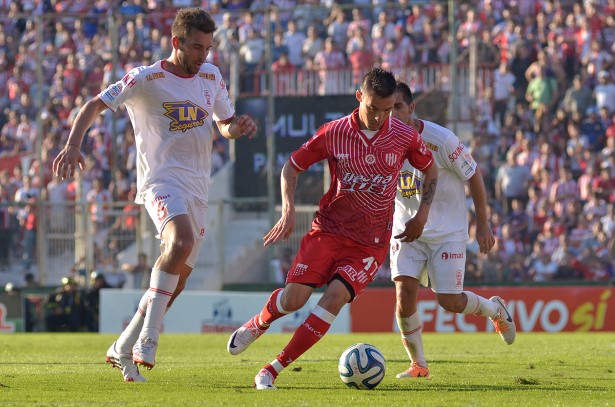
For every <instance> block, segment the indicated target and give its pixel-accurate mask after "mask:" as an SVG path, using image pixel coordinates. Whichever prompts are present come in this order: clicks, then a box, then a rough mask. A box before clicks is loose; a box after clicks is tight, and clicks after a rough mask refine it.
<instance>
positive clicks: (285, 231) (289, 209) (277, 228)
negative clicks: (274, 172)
mask: <svg viewBox="0 0 615 407" xmlns="http://www.w3.org/2000/svg"><path fill="white" fill-rule="evenodd" d="M298 178H299V171H297V170H296V169H295V167H293V166H292V165H291V164H290V163H289V162H286V164H285V165H284V168H282V177H281V182H282V184H281V189H282V216H281V217H280V219H279V220H278V221H277V223H276V224H275V225H274V226H273V228H272V229H271V230H270V231H269V233H267V234H266V235H265V237H263V245H264V246H267V245H268V244H270V243H276V242H279V241H280V240H287V239H288V238H289V237H290V234H291V233H292V231H293V230H294V229H295V221H296V218H295V191H296V190H297V180H298Z"/></svg>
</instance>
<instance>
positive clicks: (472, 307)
mask: <svg viewBox="0 0 615 407" xmlns="http://www.w3.org/2000/svg"><path fill="white" fill-rule="evenodd" d="M463 293H464V294H465V295H466V297H467V298H468V303H467V304H466V307H465V309H464V310H463V311H462V314H474V315H481V316H486V317H489V318H495V317H497V316H498V314H499V313H500V306H499V305H498V304H496V303H495V302H493V301H491V300H488V299H486V298H484V297H481V296H480V295H476V294H474V293H473V292H472V291H464V292H463Z"/></svg>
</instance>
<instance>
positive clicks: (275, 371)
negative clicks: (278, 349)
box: [263, 363, 278, 379]
mask: <svg viewBox="0 0 615 407" xmlns="http://www.w3.org/2000/svg"><path fill="white" fill-rule="evenodd" d="M263 369H267V370H269V373H271V374H272V375H273V378H274V379H275V378H277V377H278V372H277V370H275V369H274V368H273V366H271V364H270V363H267V364H266V365H265V366H263Z"/></svg>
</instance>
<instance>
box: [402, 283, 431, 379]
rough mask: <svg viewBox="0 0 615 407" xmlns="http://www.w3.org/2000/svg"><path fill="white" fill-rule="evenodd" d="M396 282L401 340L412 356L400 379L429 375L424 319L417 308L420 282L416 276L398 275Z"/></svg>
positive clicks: (409, 355)
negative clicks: (424, 346) (424, 341)
mask: <svg viewBox="0 0 615 407" xmlns="http://www.w3.org/2000/svg"><path fill="white" fill-rule="evenodd" d="M394 283H395V297H396V308H395V317H396V321H397V326H398V327H399V332H400V334H401V341H402V344H403V345H404V349H406V353H407V354H408V357H409V358H410V367H409V368H408V369H406V370H405V371H404V372H401V373H399V374H398V375H397V376H396V377H397V378H398V379H401V378H406V377H429V370H428V369H427V361H426V359H425V352H424V350H423V336H422V331H423V321H421V317H420V315H419V313H418V309H417V297H418V290H419V285H420V282H419V280H417V279H416V278H414V277H409V276H401V275H400V276H397V277H395V280H394Z"/></svg>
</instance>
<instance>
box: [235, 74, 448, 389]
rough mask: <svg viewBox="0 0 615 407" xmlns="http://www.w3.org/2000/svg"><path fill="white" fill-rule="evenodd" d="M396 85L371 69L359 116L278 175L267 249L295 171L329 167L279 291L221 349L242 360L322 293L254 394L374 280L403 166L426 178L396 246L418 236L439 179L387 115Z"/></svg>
mask: <svg viewBox="0 0 615 407" xmlns="http://www.w3.org/2000/svg"><path fill="white" fill-rule="evenodd" d="M395 85H396V83H395V77H394V76H393V74H392V73H391V72H389V71H386V70H383V69H379V68H374V69H372V70H371V71H370V72H368V73H367V74H366V75H365V77H364V78H363V81H362V84H361V88H360V90H357V92H356V98H357V100H358V101H359V108H358V109H356V110H355V111H354V112H352V113H351V114H350V115H348V116H345V117H342V118H341V119H338V120H334V121H332V122H329V123H326V124H324V125H323V126H321V127H320V128H319V129H318V130H317V131H316V134H315V135H314V136H313V137H312V138H311V139H310V140H308V141H307V142H305V143H304V144H303V146H302V147H301V148H299V149H298V150H296V151H295V152H293V153H292V154H291V157H290V159H289V161H288V162H287V163H286V164H285V165H284V168H283V169H282V184H281V189H282V216H281V218H280V219H279V220H278V222H277V223H276V224H275V225H274V226H273V228H272V229H271V231H269V233H267V234H266V235H265V237H264V238H263V240H264V244H265V245H268V244H271V243H275V242H279V241H281V240H286V239H288V237H289V236H290V234H291V232H292V231H293V229H294V227H295V207H294V194H295V190H296V188H297V179H298V177H299V174H300V173H301V172H303V171H305V170H307V169H308V168H309V167H310V166H311V165H312V164H314V163H317V162H319V161H321V160H327V162H328V164H329V169H330V170H331V185H330V187H329V191H328V192H327V193H326V194H325V195H324V196H323V197H322V198H321V200H320V206H319V209H318V211H317V212H316V216H315V218H314V220H313V222H312V230H311V231H309V232H308V233H307V234H306V235H305V236H304V237H303V240H302V241H301V246H300V248H299V252H298V253H297V256H296V257H295V259H294V261H293V263H292V265H291V267H290V270H289V272H288V276H287V278H286V285H285V287H284V288H279V289H277V290H275V291H274V292H273V293H272V294H271V296H270V297H269V299H268V301H267V303H266V304H265V306H264V307H263V309H262V310H261V311H260V312H259V313H258V314H256V315H255V316H254V317H253V318H252V319H250V320H249V321H248V322H246V323H245V324H244V325H243V326H242V327H240V328H239V329H237V330H236V331H235V332H234V333H233V334H232V335H231V337H230V338H229V341H228V345H227V350H228V351H229V352H230V353H231V354H233V355H237V354H239V353H241V352H243V351H244V350H246V349H247V348H248V346H250V344H251V343H252V342H254V341H255V340H256V339H257V338H258V337H260V336H261V335H262V334H264V333H265V332H266V330H267V328H268V327H269V326H270V324H271V323H272V322H273V321H275V320H277V319H278V318H281V317H283V316H284V315H286V314H289V313H291V312H294V311H296V310H298V309H299V308H301V307H302V306H303V305H305V303H306V302H307V300H308V299H309V297H310V296H311V295H312V292H313V291H314V289H315V288H318V287H321V286H323V285H327V288H326V290H325V292H324V294H323V296H322V298H321V299H320V300H319V301H318V304H317V305H316V307H315V308H314V310H313V311H312V313H311V314H310V315H309V316H308V318H307V319H306V320H305V321H304V322H303V323H302V324H301V325H300V326H299V327H298V328H297V330H296V331H295V333H294V335H293V337H292V339H291V340H290V342H289V343H288V345H286V347H285V348H284V349H283V350H282V352H281V353H280V354H278V356H277V357H276V358H275V359H273V360H272V361H271V362H270V363H268V364H266V365H265V366H264V367H263V368H262V369H261V370H260V371H259V372H258V374H257V375H256V377H255V378H254V387H255V388H256V389H258V390H269V389H275V386H274V381H275V379H276V378H277V376H278V374H279V373H280V372H281V371H282V370H283V369H284V368H286V367H288V365H289V364H291V363H292V362H293V361H294V360H296V359H297V358H299V357H300V356H301V355H302V354H303V353H305V352H306V351H307V350H308V349H310V348H311V347H312V346H313V345H314V344H316V342H318V341H319V340H320V338H322V337H323V336H324V335H325V333H326V332H327V330H328V329H329V327H330V326H331V324H332V323H333V320H334V319H335V317H336V316H337V314H338V313H339V311H340V310H341V309H342V307H343V306H344V305H345V304H346V303H349V302H351V301H352V300H353V299H354V298H355V297H356V296H357V295H359V294H360V293H361V291H363V290H364V289H365V287H366V286H367V285H368V284H369V283H370V282H371V281H372V280H373V279H374V277H375V276H376V272H377V271H378V267H379V266H380V264H382V261H383V260H384V259H385V257H386V254H387V251H388V245H389V239H390V237H391V227H392V225H391V222H392V219H393V200H394V198H395V192H396V186H397V185H396V180H397V176H398V175H399V170H400V169H401V167H402V164H403V162H404V161H406V160H409V161H410V162H412V163H413V164H414V166H415V167H416V168H418V169H420V170H421V171H424V174H425V178H424V179H425V183H424V187H423V194H422V197H423V200H422V202H421V205H420V209H419V214H418V215H417V216H416V217H415V218H413V219H411V220H410V221H409V222H408V224H407V225H406V226H405V228H404V229H403V230H401V231H399V234H398V236H397V238H400V239H402V240H413V239H416V238H417V237H419V236H420V235H421V232H422V230H423V225H424V224H425V222H426V221H427V215H428V214H429V205H430V202H431V197H433V195H434V193H435V189H436V181H437V170H436V169H435V166H434V165H432V162H433V158H432V156H431V153H430V152H429V150H427V149H426V148H425V145H424V144H423V141H422V140H421V138H420V136H419V135H418V133H417V132H416V130H414V129H413V128H412V127H410V126H407V125H405V124H404V123H402V122H400V121H399V120H397V119H396V118H394V117H392V116H390V112H391V110H392V109H393V103H394V101H395Z"/></svg>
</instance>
